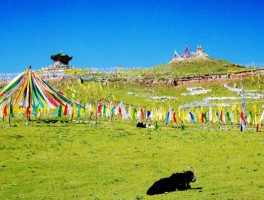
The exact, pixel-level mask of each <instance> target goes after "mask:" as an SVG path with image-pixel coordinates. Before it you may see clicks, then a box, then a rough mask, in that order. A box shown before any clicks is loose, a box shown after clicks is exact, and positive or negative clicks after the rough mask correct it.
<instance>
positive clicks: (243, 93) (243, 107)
mask: <svg viewBox="0 0 264 200" xmlns="http://www.w3.org/2000/svg"><path fill="white" fill-rule="evenodd" d="M241 88H242V92H241V98H242V112H243V113H242V115H243V117H244V120H243V119H241V131H245V129H246V119H247V116H246V102H245V90H244V85H243V79H242V77H241Z"/></svg>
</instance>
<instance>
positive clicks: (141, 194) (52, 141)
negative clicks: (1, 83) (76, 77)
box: [0, 119, 264, 199]
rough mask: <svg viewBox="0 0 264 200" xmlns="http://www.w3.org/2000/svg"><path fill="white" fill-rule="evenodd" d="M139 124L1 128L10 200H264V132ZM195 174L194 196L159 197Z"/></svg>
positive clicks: (3, 192) (3, 191) (4, 183)
mask: <svg viewBox="0 0 264 200" xmlns="http://www.w3.org/2000/svg"><path fill="white" fill-rule="evenodd" d="M135 123H136V122H126V121H121V122H120V121H119V120H118V121H117V120H116V121H114V122H112V123H110V122H107V121H103V120H102V121H101V123H99V124H97V126H95V125H94V124H64V123H55V124H45V123H43V122H39V123H37V122H36V121H34V122H33V123H32V122H31V124H30V126H28V127H25V125H24V122H23V121H22V120H21V119H19V120H18V119H17V120H15V121H14V122H13V125H12V127H8V128H5V125H6V123H4V122H1V124H0V126H1V130H2V131H1V134H0V137H1V143H0V157H1V160H0V169H1V170H0V177H1V178H0V196H1V198H2V199H261V197H263V192H264V182H263V180H262V179H263V176H264V173H263V170H262V164H263V162H264V153H263V152H264V141H263V132H258V133H256V132H255V131H253V130H252V129H251V128H248V129H247V131H246V132H239V130H238V128H236V127H230V128H232V130H231V131H223V130H219V127H217V126H212V125H208V126H206V127H203V128H202V127H201V126H187V127H186V129H185V130H180V129H179V128H176V127H166V126H165V127H162V128H160V129H159V130H158V131H157V132H156V131H151V130H146V129H137V128H136V127H135ZM189 167H193V168H194V172H195V175H196V178H197V181H196V182H195V183H193V184H191V185H192V186H193V187H203V190H202V192H199V191H197V190H189V191H184V192H172V193H168V194H163V195H157V196H154V197H151V198H150V197H149V196H146V191H147V189H148V188H149V187H150V186H151V185H152V184H153V183H154V182H155V181H157V180H158V179H160V178H163V177H167V176H170V175H171V174H172V173H174V172H181V171H183V170H188V169H189Z"/></svg>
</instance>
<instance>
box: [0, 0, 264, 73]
mask: <svg viewBox="0 0 264 200" xmlns="http://www.w3.org/2000/svg"><path fill="white" fill-rule="evenodd" d="M0 11H1V12H0V51H1V54H0V73H2V72H20V71H24V70H25V69H26V68H27V67H28V66H29V65H31V66H32V67H33V69H40V68H41V67H42V66H47V65H50V64H52V60H51V59H50V55H51V54H56V53H59V52H60V51H61V50H62V52H63V53H66V54H69V55H71V56H73V60H72V61H71V62H70V64H71V65H73V66H75V67H79V68H87V67H98V68H101V67H114V66H122V67H150V66H154V65H158V64H164V63H167V62H169V61H170V60H171V58H172V55H173V52H174V50H176V51H177V52H178V53H182V51H183V48H184V46H185V45H186V44H187V45H188V46H189V47H190V48H191V49H193V50H195V49H196V45H198V44H201V45H202V46H203V48H204V49H205V51H206V52H207V53H208V54H209V55H210V56H211V57H213V58H217V59H224V60H229V61H231V62H234V63H238V64H247V63H251V62H257V63H264V20H263V19H264V2H262V1H261V0H251V1H249V0H241V1H234V0H226V1H220V0H217V1H216V0H211V1H206V0H188V1H186V0H184V1H179V0H163V1H154V0H153V1H150V0H145V1H144V0H132V1H128V0H126V1H125V0H124V1H118V0H113V1H110V0H109V1H105V0H101V1H100V0H98V1H89V0H86V1H85V0H75V1H73V0H64V1H59V0H53V1H51V0H46V1H42V0H41V1H40V0H35V1H28V0H24V1H22V0H8V1H4V0H0Z"/></svg>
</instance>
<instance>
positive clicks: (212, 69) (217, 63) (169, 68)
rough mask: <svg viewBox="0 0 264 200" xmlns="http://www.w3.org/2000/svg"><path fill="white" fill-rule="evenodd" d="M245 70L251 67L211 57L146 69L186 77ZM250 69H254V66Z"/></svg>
mask: <svg viewBox="0 0 264 200" xmlns="http://www.w3.org/2000/svg"><path fill="white" fill-rule="evenodd" d="M187 69H188V70H187ZM244 70H249V68H246V67H242V66H239V65H235V64H233V63H230V62H228V61H226V60H217V59H212V58H211V59H208V60H204V59H197V60H187V61H186V60H185V61H179V62H177V63H170V64H163V65H158V66H155V67H152V68H150V69H148V70H146V72H149V73H161V72H169V73H170V74H171V75H172V76H173V77H186V76H200V75H204V74H227V73H234V72H240V71H244ZM250 70H252V68H251V69H250Z"/></svg>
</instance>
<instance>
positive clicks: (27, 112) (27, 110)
mask: <svg viewBox="0 0 264 200" xmlns="http://www.w3.org/2000/svg"><path fill="white" fill-rule="evenodd" d="M26 116H27V117H30V108H29V107H27V109H26Z"/></svg>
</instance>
